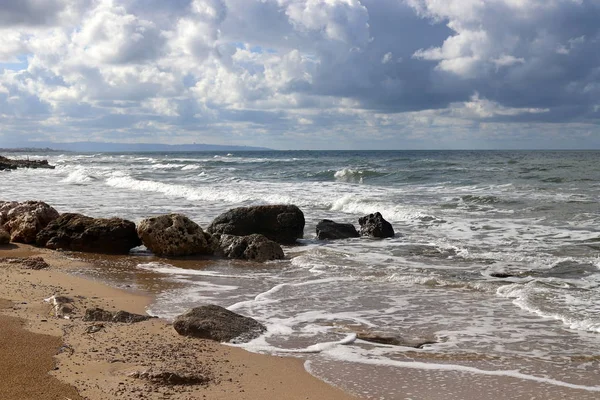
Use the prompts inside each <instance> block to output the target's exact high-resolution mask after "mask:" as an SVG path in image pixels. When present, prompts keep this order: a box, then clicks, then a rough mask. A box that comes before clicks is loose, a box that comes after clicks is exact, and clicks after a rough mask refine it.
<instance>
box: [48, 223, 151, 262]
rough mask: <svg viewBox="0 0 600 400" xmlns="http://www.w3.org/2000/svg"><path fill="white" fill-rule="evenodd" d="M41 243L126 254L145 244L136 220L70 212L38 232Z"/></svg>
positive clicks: (86, 250) (68, 248) (50, 247)
mask: <svg viewBox="0 0 600 400" xmlns="http://www.w3.org/2000/svg"><path fill="white" fill-rule="evenodd" d="M36 243H37V245H38V246H42V247H46V248H49V249H53V250H70V251H82V252H90V253H105V254H127V253H129V250H130V249H132V248H134V247H136V246H139V245H141V244H142V242H141V241H140V239H139V238H138V235H137V232H136V229H135V224H134V223H133V222H131V221H127V220H124V219H121V218H110V219H104V218H92V217H86V216H85V215H81V214H73V213H67V214H62V215H61V216H60V217H59V218H57V219H56V220H54V221H52V222H51V223H50V224H48V226H46V227H45V228H44V229H43V230H42V231H41V232H39V233H38V234H37V237H36Z"/></svg>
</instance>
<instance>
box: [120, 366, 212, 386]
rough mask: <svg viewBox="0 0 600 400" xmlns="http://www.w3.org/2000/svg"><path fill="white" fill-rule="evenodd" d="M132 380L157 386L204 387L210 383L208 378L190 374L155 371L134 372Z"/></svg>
mask: <svg viewBox="0 0 600 400" xmlns="http://www.w3.org/2000/svg"><path fill="white" fill-rule="evenodd" d="M131 377H132V378H137V379H144V380H147V381H150V382H152V383H154V384H157V385H166V386H172V385H206V384H207V383H209V382H210V381H211V378H210V377H209V376H205V375H202V374H198V373H193V372H192V373H191V372H177V371H162V370H159V371H155V370H152V369H149V370H147V371H144V372H134V373H133V374H131Z"/></svg>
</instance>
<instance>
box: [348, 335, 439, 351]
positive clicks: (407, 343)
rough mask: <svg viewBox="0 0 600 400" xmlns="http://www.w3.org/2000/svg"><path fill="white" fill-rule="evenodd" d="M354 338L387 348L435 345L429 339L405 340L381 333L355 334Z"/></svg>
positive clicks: (433, 341) (420, 347) (419, 347)
mask: <svg viewBox="0 0 600 400" xmlns="http://www.w3.org/2000/svg"><path fill="white" fill-rule="evenodd" d="M356 338H357V339H360V340H364V341H365V342H371V343H378V344H385V345H389V346H402V347H412V348H415V349H422V348H423V347H424V346H427V345H431V344H435V343H437V342H436V341H435V340H434V339H431V338H405V337H401V336H398V335H393V334H389V333H383V332H357V334H356Z"/></svg>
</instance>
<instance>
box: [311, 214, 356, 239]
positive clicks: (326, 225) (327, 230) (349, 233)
mask: <svg viewBox="0 0 600 400" xmlns="http://www.w3.org/2000/svg"><path fill="white" fill-rule="evenodd" d="M359 236H360V235H359V234H358V232H357V231H356V228H355V227H354V225H352V224H340V223H337V222H334V221H331V220H328V219H322V220H321V221H319V223H318V224H317V239H320V240H325V239H331V240H334V239H348V238H355V237H359Z"/></svg>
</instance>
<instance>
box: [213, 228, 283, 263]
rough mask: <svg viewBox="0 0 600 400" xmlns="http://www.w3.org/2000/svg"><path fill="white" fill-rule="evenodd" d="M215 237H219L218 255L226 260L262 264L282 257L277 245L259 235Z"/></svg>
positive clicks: (281, 251)
mask: <svg viewBox="0 0 600 400" xmlns="http://www.w3.org/2000/svg"><path fill="white" fill-rule="evenodd" d="M215 236H218V237H219V250H218V253H220V254H221V255H223V256H224V257H227V258H235V259H239V260H250V261H258V262H264V261H271V260H282V259H283V257H284V254H283V249H282V248H281V246H280V245H279V243H276V242H274V241H272V240H269V239H267V237H266V236H263V235H260V234H254V235H248V236H235V235H215Z"/></svg>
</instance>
